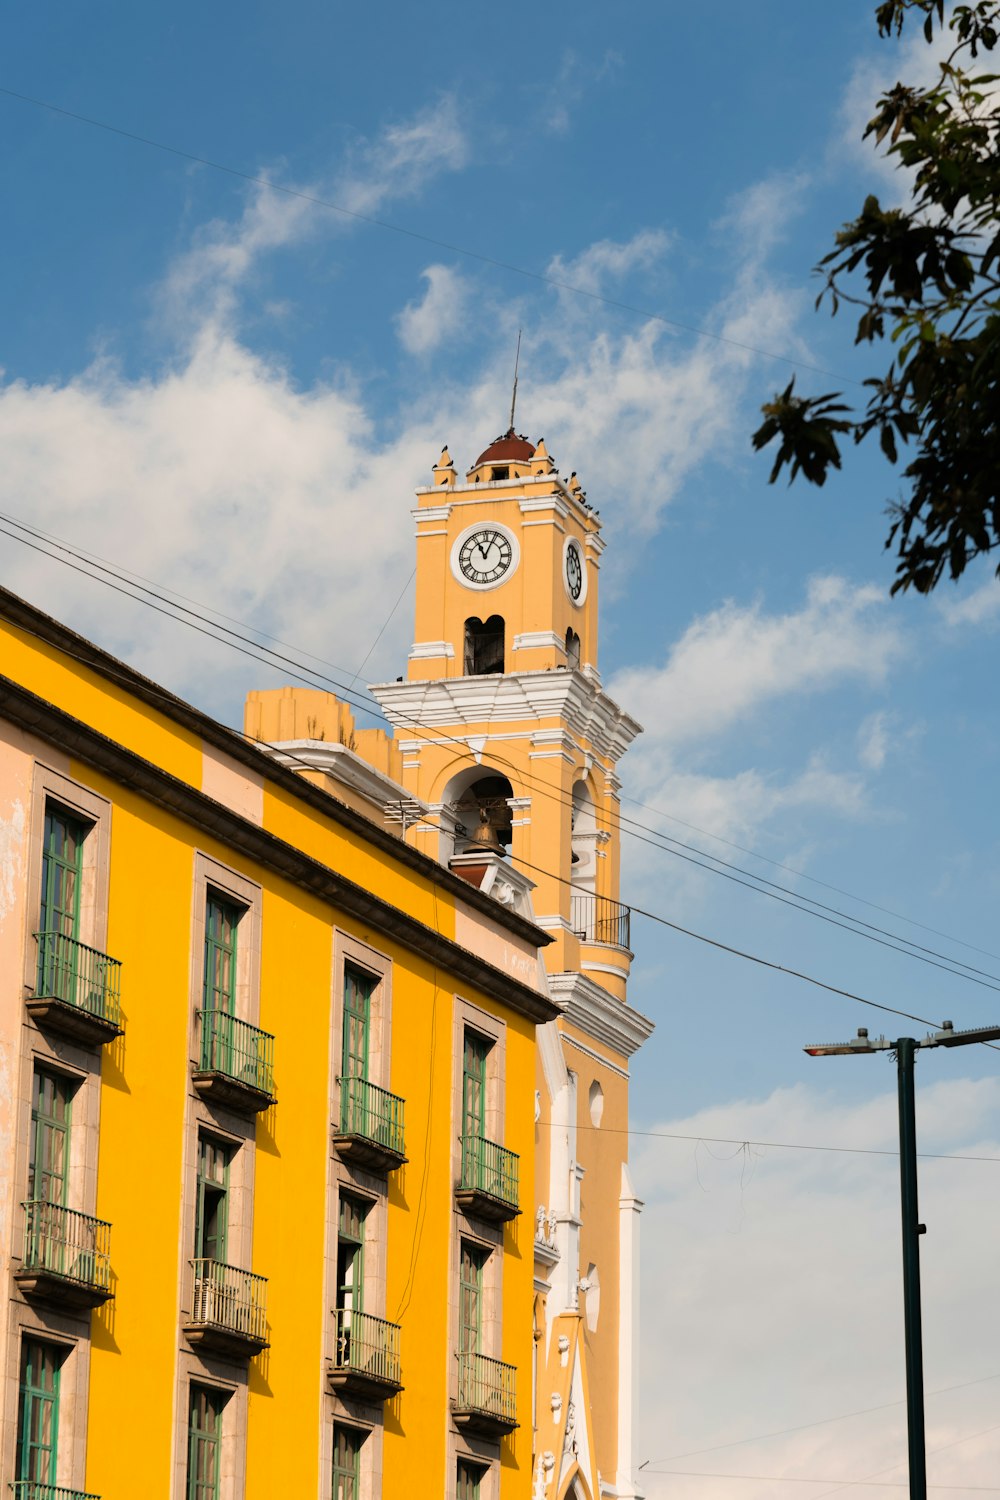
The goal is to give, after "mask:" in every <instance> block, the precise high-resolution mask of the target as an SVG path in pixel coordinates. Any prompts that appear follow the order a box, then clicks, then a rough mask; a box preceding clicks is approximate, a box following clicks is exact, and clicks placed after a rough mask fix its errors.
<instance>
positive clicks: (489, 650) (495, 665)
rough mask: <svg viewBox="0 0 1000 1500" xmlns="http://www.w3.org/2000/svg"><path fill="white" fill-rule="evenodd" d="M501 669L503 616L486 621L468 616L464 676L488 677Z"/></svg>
mask: <svg viewBox="0 0 1000 1500" xmlns="http://www.w3.org/2000/svg"><path fill="white" fill-rule="evenodd" d="M503 668H504V621H503V616H502V615H490V617H489V619H488V620H480V619H479V618H478V617H477V616H476V615H472V616H470V617H469V619H468V620H466V622H465V676H466V677H488V676H490V675H491V674H492V673H494V672H502V671H503Z"/></svg>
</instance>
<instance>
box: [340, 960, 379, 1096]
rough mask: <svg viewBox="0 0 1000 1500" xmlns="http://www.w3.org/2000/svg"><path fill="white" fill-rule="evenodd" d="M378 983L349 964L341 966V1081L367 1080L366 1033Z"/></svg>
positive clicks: (369, 975) (372, 977) (372, 976)
mask: <svg viewBox="0 0 1000 1500" xmlns="http://www.w3.org/2000/svg"><path fill="white" fill-rule="evenodd" d="M377 982H378V981H377V980H376V979H375V977H374V975H371V974H364V973H362V971H361V970H360V969H355V968H353V967H352V965H351V964H347V965H345V967H344V1048H343V1058H342V1062H341V1069H340V1071H341V1075H342V1076H343V1077H344V1078H364V1079H367V1077H368V1033H369V1029H370V1025H371V1002H372V994H373V992H374V989H375V985H376V984H377Z"/></svg>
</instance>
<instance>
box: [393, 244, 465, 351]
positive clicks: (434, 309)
mask: <svg viewBox="0 0 1000 1500" xmlns="http://www.w3.org/2000/svg"><path fill="white" fill-rule="evenodd" d="M420 274H421V276H422V277H423V279H424V281H426V283H427V289H426V291H425V292H424V295H423V298H422V300H421V301H420V302H409V303H407V305H406V307H404V308H403V311H402V312H401V313H400V314H399V316H398V318H397V320H396V326H397V328H398V330H399V339H400V343H401V344H402V345H403V348H404V349H407V350H408V351H409V352H410V354H430V353H431V352H432V351H433V350H434V349H437V348H438V347H439V345H441V344H443V343H444V342H445V341H446V340H448V339H449V338H450V337H451V335H452V334H453V333H454V332H455V331H456V329H458V328H459V327H460V326H461V323H462V319H463V316H464V313H465V304H466V285H465V282H464V281H463V279H462V277H461V275H460V274H459V273H458V272H457V271H455V270H452V269H451V268H450V267H448V266H428V267H427V269H426V270H425V271H422V272H421V273H420Z"/></svg>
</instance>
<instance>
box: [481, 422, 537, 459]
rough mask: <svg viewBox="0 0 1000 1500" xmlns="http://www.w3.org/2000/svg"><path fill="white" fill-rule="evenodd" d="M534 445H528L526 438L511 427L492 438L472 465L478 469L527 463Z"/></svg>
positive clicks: (532, 454) (532, 453) (531, 455)
mask: <svg viewBox="0 0 1000 1500" xmlns="http://www.w3.org/2000/svg"><path fill="white" fill-rule="evenodd" d="M534 452H535V445H534V443H529V441H528V439H527V438H526V437H522V436H521V435H520V433H517V432H515V431H514V429H513V427H511V428H509V429H508V430H507V432H505V433H502V434H501V436H500V437H498V438H494V439H493V441H492V443H491V444H490V446H489V447H488V448H487V449H486V450H485V452H483V453H480V455H479V457H478V458H477V459H476V461H475V463H474V464H473V466H472V467H473V468H474V469H478V468H479V465H480V464H503V463H517V462H518V461H520V462H521V463H527V461H528V459H529V458H532V457H533V456H534Z"/></svg>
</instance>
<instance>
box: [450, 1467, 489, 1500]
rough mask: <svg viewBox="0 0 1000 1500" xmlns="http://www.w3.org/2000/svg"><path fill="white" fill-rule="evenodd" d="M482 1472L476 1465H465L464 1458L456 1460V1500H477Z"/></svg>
mask: <svg viewBox="0 0 1000 1500" xmlns="http://www.w3.org/2000/svg"><path fill="white" fill-rule="evenodd" d="M482 1477H483V1471H482V1469H481V1468H480V1467H479V1465H478V1464H470V1463H466V1461H465V1459H464V1458H460V1459H459V1460H458V1475H457V1480H456V1484H455V1494H456V1497H457V1500H479V1486H480V1484H481V1482H482Z"/></svg>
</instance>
